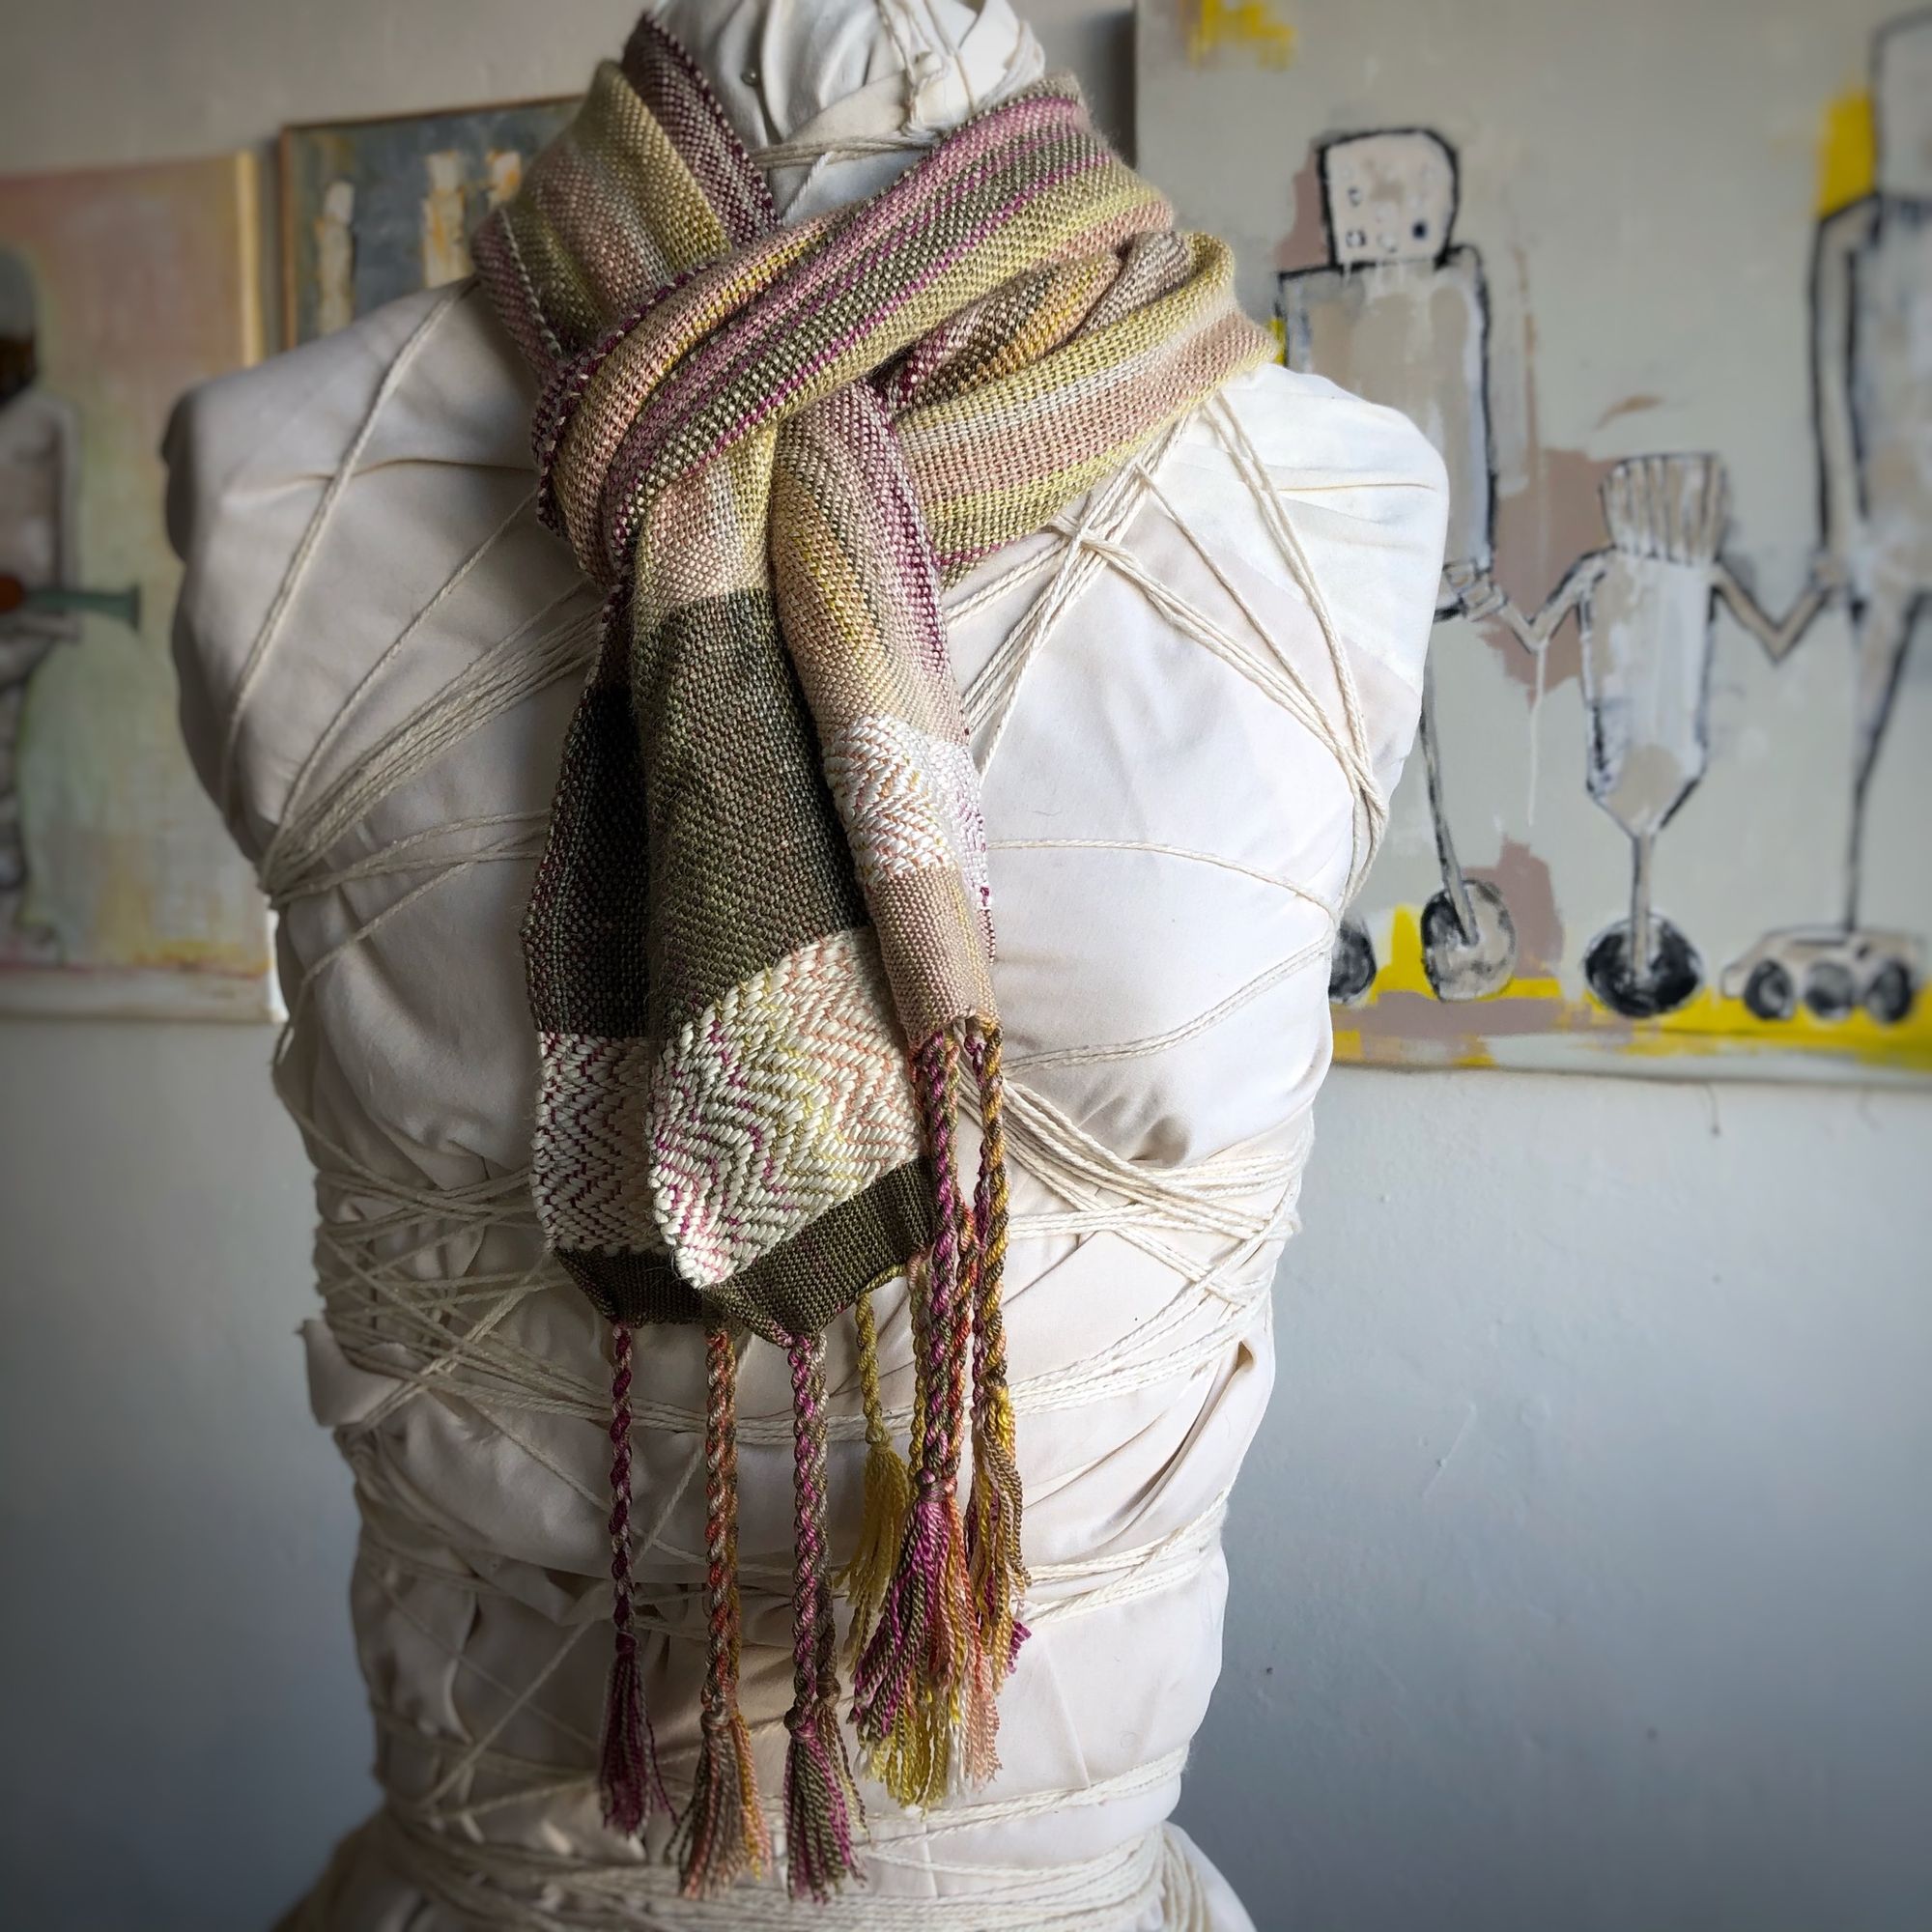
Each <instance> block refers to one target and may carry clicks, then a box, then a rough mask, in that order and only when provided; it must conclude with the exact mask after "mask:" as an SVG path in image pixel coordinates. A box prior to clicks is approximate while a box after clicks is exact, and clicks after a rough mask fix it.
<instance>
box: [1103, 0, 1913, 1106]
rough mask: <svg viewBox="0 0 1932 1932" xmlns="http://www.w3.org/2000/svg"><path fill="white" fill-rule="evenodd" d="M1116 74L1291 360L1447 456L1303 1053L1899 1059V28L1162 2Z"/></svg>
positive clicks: (1904, 284) (1902, 549) (1727, 8)
mask: <svg viewBox="0 0 1932 1932" xmlns="http://www.w3.org/2000/svg"><path fill="white" fill-rule="evenodd" d="M1237 30H1238V31H1237ZM1139 59H1140V72H1139V99H1140V105H1141V128H1140V153H1141V157H1142V161H1143V164H1144V165H1145V166H1146V167H1147V169H1148V170H1149V172H1150V173H1151V175H1153V176H1154V177H1155V178H1156V179H1158V180H1160V181H1161V182H1162V183H1163V185H1166V186H1168V187H1169V188H1170V190H1171V191H1173V192H1174V194H1175V196H1176V199H1177V200H1178V202H1179V205H1180V207H1181V209H1182V211H1183V213H1184V214H1185V215H1186V217H1187V218H1188V219H1189V220H1190V221H1193V222H1197V223H1199V224H1201V225H1203V226H1208V227H1212V228H1216V229H1218V230H1220V231H1221V232H1222V233H1224V234H1226V235H1228V236H1229V238H1230V239H1231V240H1232V241H1235V243H1236V247H1237V249H1238V250H1239V252H1240V255H1241V258H1242V263H1243V270H1242V272H1243V275H1244V296H1245V298H1246V300H1247V303H1248V305H1249V307H1250V309H1251V311H1252V312H1254V313H1256V314H1263V315H1270V314H1271V315H1272V316H1273V318H1274V320H1275V323H1276V327H1277V328H1278V331H1279V333H1280V337H1281V340H1282V345H1283V357H1284V360H1286V361H1287V362H1288V363H1289V364H1290V366H1291V367H1293V368H1297V369H1303V370H1309V371H1313V372H1316V373H1318V374H1321V375H1323V376H1327V377H1329V378H1331V379H1332V380H1334V381H1335V382H1337V383H1339V384H1342V385H1343V386H1344V387H1346V388H1349V389H1351V390H1353V391H1355V392H1357V393H1358V394H1361V395H1363V396H1366V397H1368V398H1370V399H1371V400H1374V401H1377V402H1380V403H1384V404H1387V405H1389V406H1391V407H1393V408H1396V409H1399V410H1401V411H1402V412H1404V413H1405V414H1406V415H1407V416H1409V417H1410V419H1411V420H1412V421H1414V422H1415V423H1416V424H1417V426H1418V427H1419V428H1421V429H1422V430H1423V431H1424V433H1425V434H1427V435H1428V436H1429V438H1430V439H1431V440H1432V441H1433V442H1434V443H1435V447H1436V449H1437V451H1438V452H1439V453H1440V455H1441V456H1442V458H1443V460H1444V463H1445V466H1446V468H1447V470H1448V475H1449V485H1450V506H1449V523H1450V527H1449V543H1448V554H1447V558H1446V561H1445V567H1444V571H1443V576H1442V581H1441V585H1440V589H1439V593H1438V597H1437V606H1436V626H1435V636H1434V639H1433V642H1432V646H1431V653H1430V668H1429V674H1428V677H1427V679H1426V684H1425V689H1424V691H1423V694H1422V718H1421V728H1420V733H1419V737H1418V743H1417V748H1416V753H1415V755H1414V756H1413V757H1412V758H1411V760H1410V762H1409V767H1408V770H1407V772H1406V775H1405V778H1404V781H1403V784H1402V787H1401V790H1400V792H1399V793H1398V796H1397V800H1396V802H1395V809H1394V811H1393V813H1392V820H1391V831H1390V836H1389V840H1388V844H1387V846H1386V847H1385V849H1384V853H1383V856H1382V858H1381V860H1380V861H1379V863H1378V867H1377V869H1376V871H1375V872H1374V874H1373V875H1372V876H1371V878H1370V880H1369V883H1368V886H1367V889H1366V891H1365V893H1364V895H1363V898H1362V901H1361V902H1360V903H1359V904H1358V905H1357V906H1356V907H1355V909H1354V910H1353V912H1352V913H1351V915H1350V918H1349V919H1348V920H1347V921H1346V922H1345V923H1344V926H1343V929H1342V933H1341V936H1340V940H1339V943H1338V946H1337V950H1336V957H1335V967H1334V974H1333V978H1332V981H1331V986H1330V993H1331V997H1332V999H1333V1000H1334V1002H1335V1005H1336V1013H1335V1026H1336V1046H1337V1056H1338V1058H1341V1059H1344V1060H1357V1061H1367V1062H1374V1063H1378V1064H1383V1065H1514V1066H1525V1067H1552V1068H1565V1067H1587V1068H1593V1069H1597V1070H1615V1071H1648V1072H1656V1073H1664V1074H1671V1075H1675V1076H1678V1077H1704V1076H1706V1075H1710V1074H1717V1073H1740V1074H1749V1073H1757V1074H1764V1073H1776V1074H1794V1073H1814V1074H1823V1075H1827V1076H1833V1075H1835V1076H1838V1077H1843V1076H1844V1075H1846V1074H1848V1073H1855V1074H1857V1075H1858V1076H1859V1077H1867V1076H1876V1077H1915V1076H1916V1077H1924V1076H1927V1075H1932V995H1928V993H1927V991H1926V988H1925V983H1924V981H1925V975H1926V968H1927V948H1928V943H1932V865H1928V864H1927V863H1926V860H1925V857H1924V842H1923V827H1924V826H1925V825H1926V823H1927V822H1928V818H1929V817H1932V759H1928V757H1927V755H1926V753H1927V752H1928V750H1932V638H1927V637H1925V636H1923V635H1922V633H1923V632H1924V631H1926V630H1932V596H1928V590H1932V13H1919V14H1905V15H1899V14H1896V12H1895V9H1894V8H1888V7H1886V6H1885V5H1883V4H1878V3H1877V0H1866V4H1863V5H1857V4H1847V5H1844V6H1841V7H1837V8H1831V9H1821V8H1817V7H1814V6H1810V5H1807V4H1804V0H1719V4H1717V5H1714V6H1712V7H1711V8H1709V9H1704V10H1698V12H1697V14H1696V17H1695V18H1694V19H1689V18H1687V17H1686V15H1685V13H1684V10H1683V9H1681V8H1679V7H1675V6H1672V5H1669V4H1667V0H1629V4H1627V5H1626V6H1624V7H1622V8H1620V9H1618V10H1614V12H1613V13H1611V14H1605V12H1604V11H1603V10H1599V9H1591V8H1586V7H1584V6H1582V5H1581V4H1579V0H1560V4H1557V5H1554V6H1552V5H1549V4H1548V0H1498V4H1497V5H1495V6H1493V7H1492V8H1489V9H1487V10H1485V13H1484V15H1483V26H1482V31H1481V33H1480V34H1479V35H1478V34H1474V33H1472V32H1471V31H1470V30H1469V28H1468V25H1467V23H1466V22H1465V21H1463V19H1462V18H1461V16H1458V15H1456V14H1454V13H1453V10H1437V11H1436V12H1435V13H1433V14H1428V15H1417V14H1414V12H1413V10H1412V9H1408V8H1406V7H1405V6H1404V5H1402V4H1401V0H1349V4H1346V5H1345V4H1343V0H1304V4H1301V5H1298V6H1287V5H1281V6H1278V7H1267V8H1242V9H1233V8H1227V7H1223V6H1219V5H1214V4H1211V0H1170V3H1169V4H1164V5H1156V6H1151V7H1144V8H1143V9H1141V12H1140V26H1139ZM1566 72H1567V73H1575V74H1578V75H1581V74H1588V75H1589V77H1590V82H1589V85H1588V86H1587V87H1565V86H1552V85H1551V84H1549V78H1548V77H1549V75H1550V74H1551V73H1559V74H1560V73H1566ZM1915 633H1919V634H1920V635H1919V636H1918V642H1917V645H1916V647H1915V642H1914V639H1915Z"/></svg>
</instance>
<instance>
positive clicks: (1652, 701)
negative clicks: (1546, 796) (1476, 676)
mask: <svg viewBox="0 0 1932 1932" xmlns="http://www.w3.org/2000/svg"><path fill="white" fill-rule="evenodd" d="M1603 499H1604V521H1605V524H1606V525H1607V526H1608V527H1609V532H1610V541H1609V544H1608V546H1607V547H1606V548H1605V549H1603V550H1599V551H1592V552H1591V553H1590V554H1588V555H1586V556H1582V557H1579V558H1578V559H1577V562H1576V563H1575V564H1574V565H1573V566H1572V567H1571V569H1570V571H1569V573H1568V575H1567V576H1565V578H1564V580H1563V582H1562V583H1561V584H1560V585H1559V586H1558V587H1557V589H1556V592H1555V594H1554V595H1553V596H1551V597H1550V598H1549V600H1548V603H1546V604H1545V605H1544V606H1543V608H1542V609H1541V610H1540V611H1537V612H1536V614H1535V615H1534V616H1533V617H1525V616H1524V615H1523V614H1522V613H1521V612H1520V611H1518V609H1517V608H1516V606H1515V605H1514V604H1513V603H1512V602H1511V601H1510V599H1509V598H1508V597H1507V596H1505V595H1504V594H1503V593H1502V592H1501V591H1499V590H1497V589H1496V588H1495V586H1494V585H1493V584H1489V585H1486V586H1484V587H1483V588H1482V589H1480V590H1476V591H1473V592H1472V593H1471V596H1470V599H1469V603H1468V614H1469V615H1470V616H1471V617H1472V618H1478V619H1481V618H1493V619H1495V620H1496V621H1499V622H1501V623H1502V624H1503V625H1505V626H1506V627H1507V629H1508V630H1509V631H1510V632H1511V633H1512V634H1513V635H1514V636H1515V638H1516V639H1517V641H1518V642H1519V643H1520V644H1521V645H1522V646H1523V647H1524V648H1525V649H1527V650H1529V651H1532V652H1541V651H1545V650H1548V647H1549V642H1550V639H1551V638H1552V637H1554V635H1555V633H1556V630H1557V628H1558V627H1559V626H1560V625H1561V624H1562V622H1563V620H1564V619H1565V618H1566V617H1568V616H1570V615H1572V614H1573V613H1574V614H1575V616H1576V619H1577V631H1578V633H1579V634H1580V636H1581V639H1582V646H1583V649H1582V696H1583V716H1584V783H1585V784H1586V786H1587V787H1588V789H1589V793H1590V796H1591V797H1592V798H1593V799H1594V800H1595V801H1596V802H1597V804H1598V805H1599V806H1600V807H1601V808H1602V809H1603V810H1604V811H1605V812H1606V813H1607V814H1608V815H1609V817H1610V818H1611V819H1612V820H1613V821H1614V822H1615V823H1616V825H1617V827H1618V828H1619V829H1620V830H1621V831H1622V832H1623V834H1624V836H1625V837H1626V838H1628V839H1629V840H1630V848H1631V892H1630V913H1629V917H1628V918H1626V919H1623V920H1619V921H1618V922H1616V923H1613V924H1611V925H1609V926H1607V927H1605V929H1604V930H1603V931H1602V932H1601V933H1599V934H1598V935H1597V936H1596V938H1595V939H1593V940H1592V941H1591V942H1590V945H1589V947H1588V950H1587V951H1586V952H1585V953H1584V955H1583V970H1584V973H1585V975H1586V977H1587V978H1588V980H1589V983H1590V986H1591V989H1592V990H1593V991H1594V992H1595V994H1596V996H1597V997H1598V999H1600V1000H1601V1001H1602V1002H1603V1003H1604V1005H1605V1007H1607V1008H1609V1009H1611V1010H1612V1011H1615V1012H1619V1013H1623V1014H1625V1015H1627V1016H1629V1017H1631V1018H1634V1019H1647V1018H1650V1017H1652V1016H1654V1015H1656V1014H1658V1013H1667V1012H1674V1011H1675V1010H1676V1009H1678V1008H1680V1007H1682V1006H1684V1005H1685V1004H1686V1003H1687V1002H1688V1001H1690V999H1692V998H1693V997H1694V996H1695V995H1696V994H1697V993H1698V992H1700V991H1701V990H1702V988H1703V985H1704V966H1703V961H1702V960H1701V958H1700V957H1699V956H1698V952H1697V949H1696V948H1695V946H1694V945H1693V944H1692V943H1691V941H1690V938H1689V937H1688V936H1687V935H1686V934H1685V932H1684V931H1683V930H1682V928H1680V927H1679V926H1678V925H1677V924H1675V923H1673V922H1672V921H1670V920H1668V919H1665V918H1664V917H1663V915H1662V913H1660V912H1659V911H1658V910H1657V907H1656V905H1655V903H1654V901H1653V896H1652V875H1653V870H1654V860H1655V855H1656V850H1657V838H1658V835H1659V834H1660V833H1661V832H1662V830H1663V828H1664V827H1665V826H1666V825H1668V824H1669V823H1670V820H1671V819H1672V817H1673V816H1674V815H1675V814H1676V812H1677V810H1678V809H1679V808H1680V807H1681V806H1682V805H1683V804H1684V802H1685V800H1686V799H1688V798H1689V797H1690V794H1691V792H1692V791H1694V790H1695V789H1696V787H1697V784H1698V782H1699V781H1700V780H1701V779H1702V778H1703V776H1704V774H1705V771H1706V770H1707V769H1708V767H1709V764H1710V757H1711V739H1710V687H1711V662H1712V650H1713V646H1714V620H1715V618H1716V616H1717V612H1718V609H1719V605H1720V604H1721V605H1722V606H1723V607H1724V608H1725V609H1727V610H1728V611H1730V612H1731V614H1732V615H1733V616H1734V617H1735V618H1736V619H1737V620H1738V622H1739V623H1740V624H1741V625H1743V626H1744V628H1745V629H1746V631H1747V632H1748V633H1749V634H1750V636H1751V637H1753V638H1754V639H1756V640H1757V641H1758V643H1759V644H1760V645H1762V646H1763V649H1764V652H1765V655H1766V656H1767V657H1768V658H1770V659H1771V660H1772V662H1774V663H1776V662H1778V661H1780V660H1782V659H1783V657H1784V656H1785V654H1786V653H1787V652H1788V651H1789V650H1790V649H1791V647H1792V645H1793V644H1794V643H1796V642H1797V641H1798V639H1800V638H1801V637H1803V635H1804V631H1805V630H1806V628H1807V627H1808V626H1809V624H1810V622H1811V620H1812V618H1813V617H1815V616H1816V615H1817V614H1818V612H1819V611H1820V610H1821V609H1822V608H1823V607H1824V604H1825V601H1826V598H1827V597H1828V595H1829V594H1830V580H1829V579H1827V580H1826V581H1824V582H1812V583H1810V584H1807V585H1806V587H1805V588H1804V591H1803V592H1802V593H1801V595H1800V596H1799V598H1798V601H1797V602H1796V604H1795V605H1794V606H1793V607H1792V609H1791V610H1790V611H1787V612H1786V613H1785V614H1784V615H1783V616H1782V617H1774V616H1773V615H1772V614H1771V613H1770V612H1768V611H1765V610H1764V608H1763V607H1762V606H1761V605H1760V604H1759V603H1758V601H1757V598H1756V596H1755V594H1754V593H1753V592H1752V591H1751V589H1750V588H1749V586H1748V585H1747V583H1746V582H1744V580H1743V579H1742V578H1741V577H1740V576H1739V575H1738V573H1737V572H1736V571H1735V570H1734V569H1733V568H1732V567H1731V566H1730V565H1729V564H1728V563H1727V562H1725V560H1724V558H1723V555H1722V545H1723V541H1724V536H1725V532H1726V529H1727V528H1728V525H1729V502H1728V485H1727V480H1726V477H1725V474H1724V466H1723V464H1722V463H1721V462H1719V459H1718V458H1717V457H1715V456H1711V455H1704V454H1699V455H1663V456H1644V457H1634V458H1631V459H1628V460H1626V461H1625V462H1622V463H1619V464H1617V465H1616V466H1615V468H1614V469H1611V470H1610V472H1609V474H1608V475H1607V476H1605V478H1604V485H1603Z"/></svg>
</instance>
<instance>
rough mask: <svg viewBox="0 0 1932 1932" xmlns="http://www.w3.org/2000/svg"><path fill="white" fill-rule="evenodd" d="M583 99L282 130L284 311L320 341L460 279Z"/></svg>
mask: <svg viewBox="0 0 1932 1932" xmlns="http://www.w3.org/2000/svg"><path fill="white" fill-rule="evenodd" d="M576 105H577V102H576V101H575V100H574V99H557V100H528V101H521V102H516V103H512V104H509V105H504V106H497V107H469V108H457V109H451V110H449V111H448V112H445V113H439V114H414V115H397V116H390V117H386V118H384V119H380V120H370V121H337V122H331V123H327V124H316V125H313V126H305V127H297V128H284V129H283V130H282V153H281V182H282V320H283V329H284V333H285V335H286V338H287V341H288V344H289V346H290V347H293V346H294V345H295V344H297V343H298V342H309V341H312V340H314V338H315V337H317V336H319V335H327V334H328V333H329V332H330V331H331V330H333V329H337V328H340V327H342V326H343V324H344V323H347V322H351V321H353V320H354V319H355V317H356V316H358V315H362V314H365V313H366V312H367V311H368V310H370V309H372V308H378V307H380V306H381V305H382V304H383V303H384V302H386V301H393V300H394V299H395V298H397V297H398V296H406V295H410V294H412V293H413V292H414V291H415V290H418V289H433V288H440V286H441V285H442V284H443V283H444V282H454V281H460V280H461V279H462V278H463V277H464V276H465V275H467V274H469V272H470V270H471V266H472V265H471V262H470V259H469V238H470V237H471V236H472V235H473V234H474V233H475V232H476V229H477V227H478V225H479V224H480V223H481V222H482V220H483V219H484V217H485V216H486V215H487V214H488V213H490V211H491V210H492V209H493V208H495V207H496V206H497V204H498V203H499V202H502V201H506V200H507V199H509V197H510V196H512V195H513V194H515V193H516V191H517V189H518V187H519V186H520V185H522V182H523V178H524V166H525V163H526V162H527V161H528V160H529V159H530V158H531V156H534V155H535V154H536V153H537V151H538V150H539V149H540V148H542V147H543V146H544V145H545V143H547V142H548V141H549V140H550V139H551V137H552V136H553V135H554V134H555V133H557V132H558V131H559V130H560V129H561V128H563V126H564V124H565V123H566V122H567V121H568V120H569V119H570V116H571V113H572V111H573V110H574V109H575V107H576Z"/></svg>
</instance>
